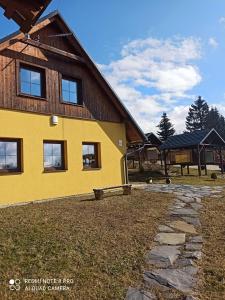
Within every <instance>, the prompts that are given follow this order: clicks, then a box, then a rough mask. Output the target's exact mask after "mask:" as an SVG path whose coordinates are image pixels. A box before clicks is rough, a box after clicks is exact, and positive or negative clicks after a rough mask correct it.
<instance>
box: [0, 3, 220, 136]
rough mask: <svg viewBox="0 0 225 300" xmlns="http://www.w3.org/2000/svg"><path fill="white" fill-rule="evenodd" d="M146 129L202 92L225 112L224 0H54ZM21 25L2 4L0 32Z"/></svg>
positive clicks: (179, 120)
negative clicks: (7, 16)
mask: <svg viewBox="0 0 225 300" xmlns="http://www.w3.org/2000/svg"><path fill="white" fill-rule="evenodd" d="M55 9H58V10H59V11H60V13H61V14H62V16H63V17H64V19H65V20H66V22H67V23H68V24H69V26H70V28H71V29H72V30H73V31H74V32H75V34H76V36H77V37H78V38H79V40H80V42H81V43H82V45H83V46H84V48H85V49H86V51H87V52H88V54H89V55H90V56H91V58H92V59H93V60H94V62H95V63H96V64H97V66H98V68H99V69H100V70H101V72H102V73H103V75H104V76H105V78H106V79H107V80H108V82H109V83H110V85H111V86H112V87H113V89H114V90H115V92H116V93H117V94H118V96H119V97H120V99H121V100H122V102H123V103H124V105H125V106H126V107H127V109H128V110H129V111H130V113H131V114H132V115H133V117H134V118H135V120H136V121H137V123H138V124H139V125H140V127H141V128H142V129H143V131H144V132H149V131H153V132H156V131H157V127H156V125H157V124H158V123H159V121H160V118H161V115H162V113H163V112H166V113H167V114H168V116H169V118H170V119H171V121H172V123H173V124H174V126H175V129H176V132H177V133H181V132H182V131H183V130H184V129H185V118H186V115H187V112H188V108H189V106H190V105H191V104H192V103H193V101H194V100H195V99H196V98H197V96H202V97H203V98H204V99H205V100H207V102H208V103H209V105H210V106H217V107H218V108H219V110H220V112H221V113H222V114H223V115H225V105H224V103H225V0H197V1H196V0H157V1H155V0H139V1H136V0H123V1H121V0H108V1H105V0H104V1H103V0H93V1H90V0H74V1H68V0H64V1H63V0H53V1H52V3H51V4H50V6H49V7H48V8H47V10H46V11H45V13H44V15H45V14H47V13H49V12H51V11H53V10H55ZM17 29H18V26H17V25H16V24H15V23H14V22H13V21H11V20H7V19H6V18H5V17H4V16H3V11H2V10H1V9H0V37H4V36H5V35H6V34H9V33H11V32H13V31H14V30H17Z"/></svg>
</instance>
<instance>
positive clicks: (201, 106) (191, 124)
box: [186, 96, 209, 132]
mask: <svg viewBox="0 0 225 300" xmlns="http://www.w3.org/2000/svg"><path fill="white" fill-rule="evenodd" d="M208 113H209V106H208V104H207V102H206V101H205V100H203V99H202V97H201V96H199V97H198V99H197V100H195V102H194V103H193V104H192V105H191V107H190V108H189V112H188V116H187V118H186V128H187V130H188V131H189V132H192V131H195V130H202V129H205V128H206V124H207V116H208Z"/></svg>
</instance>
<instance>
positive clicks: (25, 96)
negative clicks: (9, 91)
mask: <svg viewBox="0 0 225 300" xmlns="http://www.w3.org/2000/svg"><path fill="white" fill-rule="evenodd" d="M17 96H18V97H24V98H31V99H35V100H40V101H46V102H47V101H48V100H47V98H46V97H38V96H33V95H28V94H23V93H18V94H17Z"/></svg>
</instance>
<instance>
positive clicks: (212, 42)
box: [208, 37, 219, 48]
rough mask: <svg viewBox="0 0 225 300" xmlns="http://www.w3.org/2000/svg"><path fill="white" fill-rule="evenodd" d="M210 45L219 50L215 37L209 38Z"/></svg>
mask: <svg viewBox="0 0 225 300" xmlns="http://www.w3.org/2000/svg"><path fill="white" fill-rule="evenodd" d="M208 44H209V45H210V46H211V47H213V48H217V47H218V46H219V44H218V42H217V40H216V39H215V38H214V37H211V38H209V40H208Z"/></svg>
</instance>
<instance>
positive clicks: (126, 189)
mask: <svg viewBox="0 0 225 300" xmlns="http://www.w3.org/2000/svg"><path fill="white" fill-rule="evenodd" d="M123 194H124V195H131V186H123Z"/></svg>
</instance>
